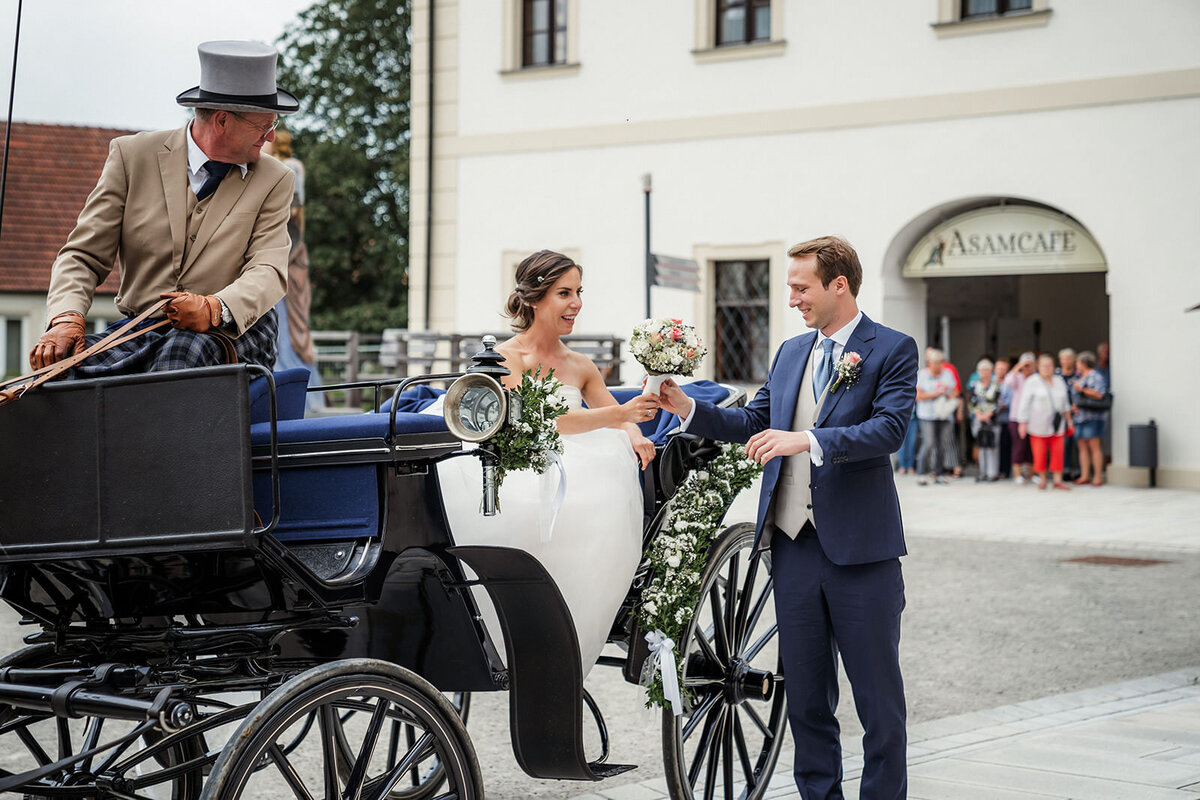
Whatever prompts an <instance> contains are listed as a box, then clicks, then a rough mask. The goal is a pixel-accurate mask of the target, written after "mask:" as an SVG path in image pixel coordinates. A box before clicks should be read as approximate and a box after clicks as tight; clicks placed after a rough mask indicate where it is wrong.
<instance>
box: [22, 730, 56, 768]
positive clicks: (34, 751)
mask: <svg viewBox="0 0 1200 800" xmlns="http://www.w3.org/2000/svg"><path fill="white" fill-rule="evenodd" d="M17 738H19V739H20V740H21V744H23V745H25V747H26V748H27V749H28V750H29V754H30V755H31V756H33V758H34V760H35V761H37V762H38V766H40V767H44V766H46V765H47V764H49V763H50V761H51V759H50V755H49V753H47V752H46V751H45V750H43V749H42V746H41V745H40V744H38V741H37V739H35V738H33V734H32V733H30V732H29V727H28V726H27V725H22V726H20V727H19V728H17Z"/></svg>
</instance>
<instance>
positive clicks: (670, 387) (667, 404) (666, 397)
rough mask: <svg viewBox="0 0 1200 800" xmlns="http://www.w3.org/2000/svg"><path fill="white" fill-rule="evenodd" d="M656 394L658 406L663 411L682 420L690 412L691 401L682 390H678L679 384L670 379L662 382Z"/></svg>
mask: <svg viewBox="0 0 1200 800" xmlns="http://www.w3.org/2000/svg"><path fill="white" fill-rule="evenodd" d="M658 392H659V394H658V405H659V407H661V408H662V409H663V410H664V411H668V412H670V413H672V414H674V415H675V416H677V417H679V418H680V419H682V418H684V417H686V416H687V415H688V412H689V411H691V410H692V401H691V399H690V398H688V396H687V395H686V394H684V392H683V389H680V388H679V384H677V383H675V381H673V380H671V379H670V378H668V379H667V380H665V381H663V382H662V387H661V388H660V389H659V390H658Z"/></svg>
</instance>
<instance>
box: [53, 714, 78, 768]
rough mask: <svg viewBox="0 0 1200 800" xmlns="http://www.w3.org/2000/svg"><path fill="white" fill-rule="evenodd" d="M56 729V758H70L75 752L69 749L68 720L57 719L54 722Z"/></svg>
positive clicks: (63, 718) (69, 733) (69, 730)
mask: <svg viewBox="0 0 1200 800" xmlns="http://www.w3.org/2000/svg"><path fill="white" fill-rule="evenodd" d="M54 721H55V722H56V723H57V728H58V757H59V758H60V759H62V758H70V757H71V756H73V755H75V751H74V750H73V749H72V748H71V726H70V720H68V719H67V718H66V717H58V718H56V719H55V720H54Z"/></svg>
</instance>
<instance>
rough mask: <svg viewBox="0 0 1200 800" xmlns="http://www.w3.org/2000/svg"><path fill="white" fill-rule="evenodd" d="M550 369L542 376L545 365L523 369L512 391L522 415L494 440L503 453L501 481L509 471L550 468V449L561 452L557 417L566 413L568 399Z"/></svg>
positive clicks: (492, 444)
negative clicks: (532, 369)
mask: <svg viewBox="0 0 1200 800" xmlns="http://www.w3.org/2000/svg"><path fill="white" fill-rule="evenodd" d="M561 385H562V384H560V383H559V382H558V379H557V378H555V377H554V370H553V369H551V370H550V371H548V372H547V373H546V375H545V377H543V376H542V368H541V367H538V368H537V369H536V370H534V371H530V370H525V371H524V372H523V373H521V383H520V384H518V386H517V388H516V389H512V390H510V391H509V397H510V400H509V402H516V403H518V404H519V405H520V408H521V414H520V418H519V419H516V420H514V421H513V422H512V423H511V424H509V425H505V426H504V427H503V428H501V429H500V432H499V433H498V434H496V436H495V438H493V439H492V440H491V443H490V444H491V447H492V449H493V450H494V451H495V452H496V455H498V456H499V457H500V463H499V464H498V465H497V466H498V470H497V472H498V475H497V478H498V481H499V482H500V483H503V482H504V475H505V473H507V472H510V471H512V470H518V469H532V470H533V471H534V472H537V473H538V474H541V473H543V472H545V471H546V470H547V469H549V468H550V453H562V451H563V445H562V439H561V438H560V437H559V434H558V422H557V420H558V418H559V417H561V416H562V415H563V414H565V413H567V403H566V401H565V400H563V398H562V395H560V394H559V393H558V388H559V386H561Z"/></svg>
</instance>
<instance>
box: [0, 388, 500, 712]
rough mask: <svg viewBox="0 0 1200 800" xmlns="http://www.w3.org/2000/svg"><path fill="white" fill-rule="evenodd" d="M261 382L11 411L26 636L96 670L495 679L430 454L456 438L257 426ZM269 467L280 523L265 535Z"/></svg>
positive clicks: (4, 543)
mask: <svg viewBox="0 0 1200 800" xmlns="http://www.w3.org/2000/svg"><path fill="white" fill-rule="evenodd" d="M249 378H250V371H249V370H248V368H246V367H243V366H232V367H210V368H203V369H196V370H181V371H178V372H171V373H159V374H155V375H142V376H131V377H121V378H104V379H97V380H90V381H76V382H66V383H61V384H57V385H52V386H48V387H46V388H45V390H44V391H40V392H38V393H35V394H30V395H29V396H28V397H26V398H23V399H22V400H21V401H20V402H18V403H15V404H13V405H11V406H9V407H6V408H5V409H4V413H2V414H0V442H3V451H2V453H3V454H0V474H2V476H3V479H2V480H3V483H2V485H3V487H4V488H3V491H0V576H2V580H0V596H2V597H3V598H4V599H5V600H6V601H8V602H9V603H10V604H11V605H13V606H14V607H16V608H17V609H19V610H21V611H22V612H23V613H24V614H26V615H27V616H28V617H30V618H32V619H33V620H36V621H37V622H38V623H40V624H41V625H42V627H43V628H44V630H45V633H43V634H41V635H34V636H33V637H31V640H48V641H54V642H55V643H56V647H57V648H58V649H59V650H60V651H62V652H64V653H69V654H72V655H75V656H76V657H79V658H81V659H83V660H84V661H87V662H91V663H98V662H99V661H107V660H114V659H116V660H125V661H137V660H140V661H145V662H147V663H167V664H172V665H174V666H175V667H178V666H180V665H185V664H186V663H187V662H188V661H189V659H193V658H195V657H197V656H201V655H203V656H206V657H212V656H223V657H226V658H228V659H239V658H240V659H253V660H254V662H255V663H257V664H259V665H260V666H261V667H263V668H266V669H279V670H281V671H287V670H291V671H294V670H296V669H299V668H302V667H305V666H308V665H311V664H313V663H319V662H325V661H332V660H336V659H341V658H351V657H369V658H379V659H384V660H387V661H391V662H394V663H397V664H400V665H402V666H405V667H408V668H410V669H413V670H414V671H416V672H418V673H419V674H421V675H425V676H427V677H428V678H429V679H430V680H432V681H433V682H434V683H435V684H436V685H437V686H438V687H439V688H441V689H443V690H447V691H457V690H469V691H478V690H487V689H494V688H496V686H495V684H496V682H497V681H502V680H503V677H502V665H501V664H500V662H499V660H498V658H496V656H495V651H494V649H493V648H491V647H490V643H489V641H488V640H487V636H486V633H485V632H484V631H483V628H482V626H481V625H480V623H479V622H478V619H477V617H478V612H477V610H476V608H475V606H474V602H473V600H472V599H471V596H470V593H469V592H467V591H464V590H463V589H462V586H463V575H462V572H461V568H460V567H459V564H458V561H457V559H455V558H454V557H453V556H451V555H449V554H448V553H447V548H448V547H450V546H452V542H451V539H450V536H449V533H448V526H447V522H446V519H445V513H444V511H443V509H442V505H441V495H440V491H439V488H438V483H437V472H436V470H435V469H434V468H433V466H432V465H433V461H434V460H435V459H436V458H439V457H444V456H446V455H448V454H450V453H453V452H455V451H457V450H459V449H460V447H461V445H460V443H459V442H458V440H456V439H454V438H453V437H452V436H451V435H450V434H449V433H447V432H445V431H425V432H419V433H415V434H411V435H405V434H400V435H396V436H394V437H387V436H383V435H381V436H378V437H375V436H364V437H361V438H355V439H339V440H334V441H315V442H314V441H305V440H303V439H305V437H303V436H299V437H297V436H293V437H291V438H292V439H294V440H295V441H287V438H288V437H287V436H286V434H287V431H286V430H284V431H277V430H275V426H274V425H273V424H272V423H271V422H270V421H268V422H263V423H259V424H257V425H254V426H253V428H254V430H253V432H252V430H251V428H252V426H251V409H250V406H251V403H250V400H249ZM379 416H381V417H384V419H385V420H386V417H387V415H386V414H384V415H379ZM285 424H286V423H285ZM343 427H344V426H343ZM280 434H284V435H280ZM255 442H260V443H259V444H255ZM273 451H274V452H273ZM273 464H277V469H278V479H277V480H278V486H279V487H280V488H279V489H278V491H279V493H280V495H281V501H280V503H279V512H280V513H279V518H278V519H277V520H274V521H273V524H271V525H259V526H258V527H256V526H255V522H256V519H260V518H261V519H266V520H272V517H273V516H274V512H275V508H274V506H275V503H274V499H273V497H274V494H275V491H276V490H275V488H274V486H273V483H274V482H275V480H276V478H275V477H274V473H273ZM252 465H253V467H252ZM347 493H349V494H350V495H352V496H351V497H346V494H347ZM273 665H274V666H273Z"/></svg>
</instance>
